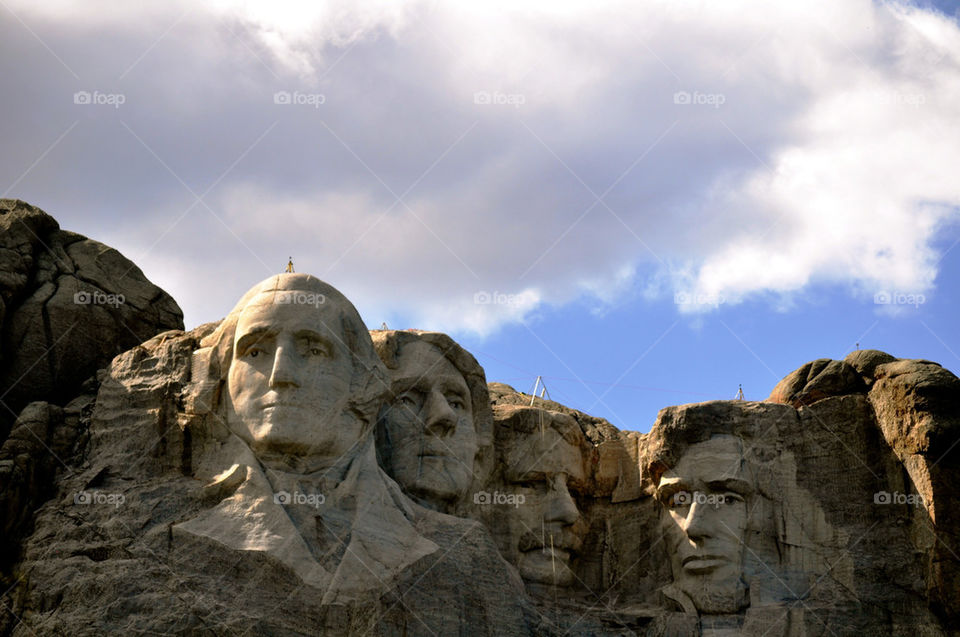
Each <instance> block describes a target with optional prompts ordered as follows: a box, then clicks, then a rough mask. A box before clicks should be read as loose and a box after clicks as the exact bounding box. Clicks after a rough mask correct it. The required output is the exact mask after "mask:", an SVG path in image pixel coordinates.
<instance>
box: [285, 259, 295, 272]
mask: <svg viewBox="0 0 960 637" xmlns="http://www.w3.org/2000/svg"><path fill="white" fill-rule="evenodd" d="M284 271H285V272H289V273H291V274H292V273H293V257H289V258H288V259H287V269H286V270H284Z"/></svg>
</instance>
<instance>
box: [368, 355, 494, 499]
mask: <svg viewBox="0 0 960 637" xmlns="http://www.w3.org/2000/svg"><path fill="white" fill-rule="evenodd" d="M397 363H398V365H397V368H396V369H393V370H391V387H392V390H393V395H394V400H393V402H392V404H391V405H389V406H388V407H387V408H386V409H385V410H384V413H383V415H382V416H381V423H382V426H383V434H384V435H385V441H384V442H385V444H384V446H385V447H387V453H388V455H389V461H388V462H386V464H387V465H388V472H389V473H390V475H391V476H392V477H393V478H394V479H395V480H396V481H397V482H398V483H399V484H400V486H401V487H402V488H403V489H404V491H406V492H407V493H409V494H411V495H413V496H415V497H416V498H418V499H419V500H421V501H423V502H424V504H426V505H428V506H432V507H433V508H442V505H443V504H444V503H446V502H450V501H452V500H456V499H458V498H460V497H462V496H463V495H464V494H465V493H466V491H467V489H468V488H469V487H470V484H471V481H472V479H473V462H474V457H475V456H476V454H477V432H476V430H475V428H474V424H473V414H472V411H471V409H472V408H471V396H470V390H469V388H468V386H467V382H466V381H465V380H464V378H463V375H462V374H461V373H460V372H459V371H457V369H456V367H454V366H453V364H451V363H450V361H449V360H447V358H446V357H445V356H444V355H443V353H442V352H441V351H440V350H439V349H437V348H436V347H434V346H433V345H431V344H429V343H425V342H422V341H414V342H411V343H407V344H405V345H404V346H403V347H402V348H401V350H400V351H399V353H398V354H397Z"/></svg>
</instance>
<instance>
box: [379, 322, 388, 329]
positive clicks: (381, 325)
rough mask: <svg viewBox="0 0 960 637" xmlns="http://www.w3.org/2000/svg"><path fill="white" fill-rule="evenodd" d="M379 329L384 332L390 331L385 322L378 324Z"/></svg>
mask: <svg viewBox="0 0 960 637" xmlns="http://www.w3.org/2000/svg"><path fill="white" fill-rule="evenodd" d="M380 329H381V330H384V331H386V330H388V329H390V328H389V327H387V322H386V321H384V322H383V323H381V324H380Z"/></svg>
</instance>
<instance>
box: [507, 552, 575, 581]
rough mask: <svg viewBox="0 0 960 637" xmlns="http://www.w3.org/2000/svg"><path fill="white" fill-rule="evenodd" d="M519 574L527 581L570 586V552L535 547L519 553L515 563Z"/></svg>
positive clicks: (571, 573)
mask: <svg viewBox="0 0 960 637" xmlns="http://www.w3.org/2000/svg"><path fill="white" fill-rule="evenodd" d="M517 569H518V570H519V571H520V576H521V577H523V579H525V580H527V581H529V582H538V583H540V584H550V585H553V586H570V585H571V584H573V580H574V575H573V571H571V570H570V554H569V553H568V552H567V551H565V550H563V549H554V550H551V549H549V548H537V549H533V550H531V551H526V552H523V553H521V554H520V560H519V562H518V563H517Z"/></svg>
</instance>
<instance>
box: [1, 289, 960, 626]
mask: <svg viewBox="0 0 960 637" xmlns="http://www.w3.org/2000/svg"><path fill="white" fill-rule="evenodd" d="M80 389H81V390H82V391H81V393H79V395H78V397H77V398H75V399H74V400H72V401H70V402H69V403H67V404H65V405H64V406H62V407H58V406H55V405H51V404H48V403H33V404H31V405H30V406H29V407H27V408H26V409H25V410H24V411H23V412H22V413H21V415H20V417H19V419H18V420H17V422H16V424H15V425H14V427H13V429H12V433H11V435H10V438H9V440H8V444H6V445H4V447H3V449H2V453H0V470H3V471H6V472H7V475H10V476H14V475H15V476H17V477H16V480H9V481H8V485H10V486H8V487H7V491H6V493H7V494H9V497H7V498H6V499H3V498H2V497H0V505H2V508H0V510H2V511H3V514H4V515H5V518H4V520H3V522H4V525H5V526H4V533H5V534H6V533H7V529H14V530H16V529H27V528H29V529H32V530H31V532H30V533H29V535H28V537H27V538H26V539H25V541H24V543H23V550H22V554H20V555H19V556H18V558H17V560H16V562H15V563H13V564H10V565H5V566H4V569H3V575H4V577H5V578H6V579H5V581H4V586H3V589H4V591H5V592H4V593H3V595H2V596H0V635H14V636H21V635H35V634H38V635H59V634H79V635H101V634H113V633H121V634H127V633H130V634H140V633H143V634H211V635H233V634H244V633H249V634H265V635H384V636H387V635H390V636H393V635H398V636H399V635H516V636H541V635H551V636H552V635H658V636H659V635H663V636H666V635H670V636H684V637H685V636H694V635H707V636H713V637H717V636H732V635H743V636H752V637H762V636H771V635H789V636H791V637H800V636H805V637H813V636H817V637H821V636H826V635H837V636H841V635H842V636H847V635H891V636H894V635H898V636H899V635H912V636H923V637H928V636H931V637H932V636H940V635H957V634H960V580H958V568H960V557H958V554H960V545H958V539H960V538H958V530H960V515H958V495H960V494H958V492H957V488H958V487H957V485H958V484H960V404H958V399H960V380H958V379H957V377H956V376H954V375H953V374H952V373H950V372H949V371H947V370H945V369H943V368H942V367H940V366H939V365H937V364H935V363H931V362H929V361H918V360H901V359H897V358H895V357H893V356H890V355H888V354H884V353H882V352H875V351H866V352H856V353H855V354H853V355H851V356H850V357H848V358H847V359H846V360H845V361H830V360H819V361H814V362H812V363H808V364H806V365H803V366H802V367H801V368H800V369H798V370H797V371H795V372H793V373H792V374H790V375H788V376H787V377H786V378H785V379H784V380H783V381H782V382H781V383H780V384H778V385H777V387H776V388H775V390H774V392H773V393H772V395H771V398H770V399H769V400H768V401H766V402H747V401H711V402H705V403H698V404H691V405H681V406H674V407H667V408H665V409H663V410H661V412H660V414H659V415H658V418H657V421H656V423H654V425H653V427H652V429H651V430H650V433H648V434H637V433H633V432H622V431H619V430H617V429H616V428H615V427H613V426H612V425H611V424H610V423H608V422H607V421H605V420H603V419H601V418H597V417H594V416H590V415H588V414H584V413H582V412H579V411H576V410H573V409H570V408H568V407H565V406H563V405H561V404H559V403H556V402H552V401H548V400H543V399H542V398H535V397H531V396H529V395H525V394H521V393H519V392H517V391H515V390H514V389H513V388H511V387H509V386H507V385H503V384H499V383H491V384H489V385H486V384H485V378H484V374H483V370H482V368H481V367H480V366H479V365H478V364H477V362H476V360H475V359H474V358H473V357H472V356H470V354H469V353H467V352H466V351H464V350H463V348H461V347H460V346H459V345H457V344H456V343H455V342H454V341H453V340H452V339H450V338H449V337H447V336H445V335H442V334H436V333H428V332H419V331H412V332H387V331H383V332H381V331H375V332H373V333H372V338H371V333H370V332H368V331H367V329H366V328H365V326H364V325H363V323H362V321H361V320H360V317H359V316H358V315H357V313H356V310H355V309H354V308H353V306H352V304H350V302H349V301H348V300H347V299H346V298H345V297H344V296H343V295H342V294H340V293H339V292H338V291H337V290H335V289H334V288H332V287H330V286H329V285H328V284H325V283H323V282H321V281H318V280H317V279H315V278H313V277H310V276H308V275H303V274H284V275H278V276H276V277H271V278H270V279H268V280H267V281H264V282H262V283H260V284H258V285H257V286H255V287H254V288H252V289H251V291H250V292H248V293H247V294H246V295H245V296H244V297H243V298H242V299H241V300H240V302H239V303H238V304H237V306H236V307H235V308H234V309H233V311H231V312H230V313H229V314H228V316H227V318H226V319H224V320H223V321H222V322H220V323H215V324H208V325H204V326H200V327H198V328H196V329H194V330H193V331H190V332H183V331H181V330H172V331H168V332H164V333H163V334H160V335H157V336H155V337H153V338H151V339H150V340H148V341H146V342H143V343H141V344H139V345H136V346H134V347H133V348H131V349H129V350H127V351H125V352H123V353H121V354H119V355H118V356H116V357H115V358H114V359H113V361H112V362H111V363H110V365H109V366H108V367H107V369H106V370H105V371H104V372H103V374H102V375H101V379H100V383H99V384H97V383H89V384H87V385H84V386H83V387H81V388H80ZM36 432H42V435H39V436H34V435H33V434H34V433H36ZM41 441H42V442H43V445H41V444H40V442H41ZM44 445H46V446H47V447H49V453H50V454H56V457H57V458H59V459H60V461H62V462H63V465H64V466H65V467H66V468H61V470H60V471H59V472H55V474H54V475H55V478H53V479H51V480H49V481H48V483H44V482H43V479H42V475H43V474H44V473H45V472H46V471H47V470H48V466H47V465H44V464H40V463H31V462H30V460H29V459H30V458H32V457H33V456H35V455H37V454H38V453H39V451H40V450H41V449H45V447H44ZM51 457H52V456H51ZM58 464H59V462H58ZM44 484H46V486H43V485H44ZM38 485H39V486H38ZM2 495H3V493H2V492H0V496H2ZM24 500H29V501H31V502H35V503H36V506H35V507H34V506H31V507H30V508H29V509H24V508H22V507H18V506H17V503H18V502H21V501H24Z"/></svg>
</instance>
